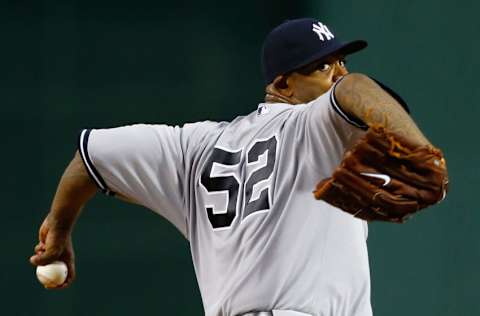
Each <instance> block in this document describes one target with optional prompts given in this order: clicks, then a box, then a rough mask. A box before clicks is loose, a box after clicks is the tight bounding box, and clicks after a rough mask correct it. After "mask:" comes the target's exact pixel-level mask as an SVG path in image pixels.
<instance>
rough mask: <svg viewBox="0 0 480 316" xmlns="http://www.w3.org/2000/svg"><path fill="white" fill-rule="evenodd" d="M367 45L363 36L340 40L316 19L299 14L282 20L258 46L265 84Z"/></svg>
mask: <svg viewBox="0 0 480 316" xmlns="http://www.w3.org/2000/svg"><path fill="white" fill-rule="evenodd" d="M365 47H367V42H366V41H364V40H356V41H352V42H342V41H340V40H339V39H338V38H337V37H336V36H335V35H334V34H333V33H332V32H331V31H330V29H329V28H328V27H327V26H326V25H325V24H323V23H321V22H320V21H318V20H316V19H312V18H302V19H296V20H289V21H286V22H284V23H282V24H280V25H279V26H277V27H276V28H274V29H273V30H272V31H271V32H270V33H269V34H268V35H267V37H266V39H265V42H264V43H263V49H262V68H263V76H264V79H265V83H266V84H270V83H271V82H272V81H273V80H274V79H275V77H277V76H278V75H282V74H286V73H288V72H291V71H293V70H295V69H298V68H301V67H303V66H305V65H308V64H310V63H312V62H314V61H317V60H321V59H322V58H326V57H328V56H329V55H332V54H335V53H341V54H344V55H348V54H352V53H354V52H357V51H359V50H361V49H364V48H365Z"/></svg>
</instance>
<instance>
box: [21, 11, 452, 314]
mask: <svg viewBox="0 0 480 316" xmlns="http://www.w3.org/2000/svg"><path fill="white" fill-rule="evenodd" d="M366 46H367V44H366V42H365V41H360V40H359V41H353V42H342V41H340V40H339V39H338V38H337V37H336V36H335V34H334V33H333V32H332V31H331V30H330V28H329V27H327V26H326V25H325V24H322V23H321V22H320V21H318V20H316V19H310V18H304V19H297V20H291V21H287V22H285V23H283V24H281V25H280V26H278V27H277V28H275V29H274V30H273V31H272V32H271V33H270V34H269V35H268V36H267V37H266V40H265V43H264V46H263V51H262V65H263V73H264V77H265V84H266V97H265V102H264V103H261V104H259V105H258V108H256V109H255V110H254V111H253V112H251V113H250V114H248V115H245V116H239V117H237V118H236V119H234V120H233V121H231V122H210V121H205V122H198V123H193V124H185V125H183V126H182V127H179V126H166V125H146V124H138V125H131V126H123V127H118V128H110V129H92V130H83V131H82V132H81V133H80V136H79V143H78V144H79V145H78V151H77V153H76V154H75V157H74V158H73V160H72V162H71V163H70V165H69V166H68V167H67V169H66V170H65V173H64V175H63V176H62V178H61V180H60V183H59V186H58V189H57V192H56V194H55V197H54V199H53V203H52V206H51V209H50V212H49V214H48V215H47V217H46V218H45V220H44V222H43V224H42V225H41V227H40V234H39V235H40V236H39V237H40V238H39V242H38V244H37V245H36V247H35V254H34V255H33V256H32V257H31V259H30V260H31V262H32V264H33V265H45V264H48V263H50V262H52V261H55V260H61V261H64V262H66V263H67V265H68V268H69V277H68V279H67V281H66V282H65V283H64V284H63V285H62V286H61V287H67V286H68V285H69V284H71V283H72V281H73V279H74V277H75V261H74V252H73V246H72V240H71V232H72V229H73V226H74V223H75V221H76V219H77V217H78V216H79V214H80V209H81V208H82V207H83V206H84V205H85V204H86V203H87V201H88V200H89V199H91V198H92V197H93V196H94V195H95V193H96V192H97V191H98V190H100V191H101V192H103V193H105V194H107V195H111V196H113V197H117V198H120V199H123V200H126V201H128V202H131V203H136V204H140V205H143V206H145V207H147V208H149V209H151V210H153V211H154V212H156V213H158V214H160V215H161V216H163V217H164V218H166V219H167V220H168V221H170V222H171V223H172V224H173V225H175V226H176V227H177V228H178V230H179V231H180V232H181V233H182V234H183V235H184V236H185V238H187V239H188V241H189V243H190V250H191V253H192V257H193V263H194V266H195V272H196V276H197V280H198V284H199V288H200V292H201V296H202V300H203V305H204V309H205V315H206V316H237V315H238V316H240V315H245V316H247V315H248V316H260V315H285V316H288V315H291V316H294V315H316V316H320V315H322V316H370V315H372V308H371V304H370V275H369V264H368V254H367V244H366V239H367V235H368V227H367V223H368V222H369V221H378V220H380V221H386V222H394V223H402V222H404V221H406V220H407V219H408V217H410V216H412V215H413V214H414V213H416V212H418V211H420V210H422V209H424V208H426V207H428V206H430V205H432V204H435V203H437V202H439V201H441V200H442V199H443V198H444V197H445V194H446V192H447V183H448V177H447V171H446V164H445V160H444V158H443V154H442V152H441V151H440V150H439V149H437V148H435V147H434V146H433V145H432V144H431V143H430V142H429V140H427V139H426V137H425V136H424V135H423V134H422V132H421V131H420V130H419V129H418V128H417V126H416V125H415V123H414V122H413V121H412V119H411V118H410V116H409V114H408V111H409V110H408V107H407V105H406V104H405V102H404V101H403V100H402V99H401V98H400V97H399V96H397V95H396V94H395V93H394V92H393V91H392V90H390V89H389V88H387V87H385V86H383V85H382V84H381V83H377V82H376V81H375V80H373V79H371V78H369V77H368V76H366V75H363V74H358V73H355V74H349V73H348V71H347V68H346V64H345V57H346V56H347V55H349V54H352V53H354V52H356V51H359V50H361V49H363V48H365V47H366Z"/></svg>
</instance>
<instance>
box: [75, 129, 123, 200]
mask: <svg viewBox="0 0 480 316" xmlns="http://www.w3.org/2000/svg"><path fill="white" fill-rule="evenodd" d="M90 132H91V130H90V129H84V130H83V131H81V132H80V136H79V137H78V151H79V152H80V156H81V157H82V160H83V163H84V164H85V167H86V169H87V171H88V174H89V176H90V178H92V180H93V181H94V182H95V184H96V185H97V187H98V188H99V189H100V190H101V191H102V192H103V193H104V194H106V195H110V196H113V195H115V192H113V191H110V189H109V188H108V186H107V184H106V183H105V180H103V178H102V176H101V175H100V173H99V172H98V170H97V169H96V168H95V166H94V165H93V163H92V160H91V159H90V155H89V154H88V139H89V137H90Z"/></svg>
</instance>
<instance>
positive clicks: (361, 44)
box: [292, 40, 368, 71]
mask: <svg viewBox="0 0 480 316" xmlns="http://www.w3.org/2000/svg"><path fill="white" fill-rule="evenodd" d="M367 46H368V43H367V42H366V41H364V40H356V41H351V42H347V43H340V44H339V45H335V46H333V47H329V49H325V50H322V51H321V52H318V53H317V54H313V55H312V56H310V57H309V58H307V59H305V60H303V61H302V62H301V63H300V64H298V65H296V66H295V67H294V68H293V69H292V71H294V70H295V69H298V68H302V67H303V66H306V65H308V64H310V63H313V62H314V61H317V60H321V59H323V58H326V57H328V56H330V55H334V54H341V55H350V54H353V53H356V52H358V51H360V50H362V49H364V48H366V47H367Z"/></svg>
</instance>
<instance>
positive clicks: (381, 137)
mask: <svg viewBox="0 0 480 316" xmlns="http://www.w3.org/2000/svg"><path fill="white" fill-rule="evenodd" d="M447 185H448V175H447V168H446V164H445V159H444V158H443V154H442V152H441V151H440V150H439V149H438V148H433V147H431V146H422V147H417V146H413V145H412V144H410V143H409V142H408V141H406V140H404V139H402V138H401V137H400V136H398V135H396V134H394V133H391V132H388V131H386V129H385V128H382V127H371V128H370V129H369V130H368V132H367V134H366V135H365V136H364V137H362V138H361V139H360V140H359V141H358V142H357V144H356V145H355V146H354V147H353V148H352V149H351V150H349V151H347V152H346V153H345V155H344V157H343V160H342V162H341V164H340V166H339V167H337V169H335V172H334V173H333V175H332V177H330V178H327V179H324V180H322V181H321V182H320V183H318V184H317V187H316V190H315V191H314V195H315V197H316V198H317V199H319V200H320V199H321V200H324V201H325V202H327V203H329V204H331V205H333V206H336V207H338V208H340V209H342V210H344V211H346V212H348V213H350V214H352V215H354V216H355V217H358V218H361V219H364V220H367V221H388V222H396V223H402V222H404V221H405V220H406V219H407V218H408V217H410V216H411V215H412V214H414V213H416V212H418V211H419V210H421V209H424V208H426V207H428V206H430V205H433V204H435V203H438V202H440V201H441V200H443V199H444V198H445V195H446V192H447Z"/></svg>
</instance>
